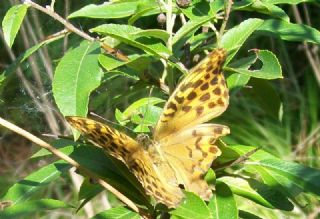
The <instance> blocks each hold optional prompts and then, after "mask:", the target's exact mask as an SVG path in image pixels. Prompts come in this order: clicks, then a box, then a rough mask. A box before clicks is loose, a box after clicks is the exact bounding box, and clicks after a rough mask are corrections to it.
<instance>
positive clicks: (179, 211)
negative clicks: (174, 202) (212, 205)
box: [170, 192, 210, 219]
mask: <svg viewBox="0 0 320 219" xmlns="http://www.w3.org/2000/svg"><path fill="white" fill-rule="evenodd" d="M185 196H186V198H185V200H184V201H183V202H182V204H180V205H179V207H178V208H176V209H175V210H173V211H171V212H170V213H171V214H172V215H175V216H177V217H178V218H197V219H202V218H203V219H207V218H210V211H209V208H208V206H207V205H206V204H205V202H204V201H203V200H202V199H201V198H200V197H199V196H197V195H195V194H193V193H191V192H185Z"/></svg>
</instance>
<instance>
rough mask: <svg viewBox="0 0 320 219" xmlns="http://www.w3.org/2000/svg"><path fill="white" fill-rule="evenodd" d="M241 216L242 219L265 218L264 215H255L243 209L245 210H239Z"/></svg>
mask: <svg viewBox="0 0 320 219" xmlns="http://www.w3.org/2000/svg"><path fill="white" fill-rule="evenodd" d="M239 217H240V218H242V219H263V218H262V217H259V216H257V215H254V214H252V213H250V212H247V211H243V210H240V211H239Z"/></svg>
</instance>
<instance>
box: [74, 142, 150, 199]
mask: <svg viewBox="0 0 320 219" xmlns="http://www.w3.org/2000/svg"><path fill="white" fill-rule="evenodd" d="M70 157H71V158H73V159H74V160H76V161H77V162H78V163H79V164H80V165H81V166H83V167H84V168H86V169H87V170H89V171H91V172H93V173H94V174H95V175H96V176H98V177H99V178H101V179H104V180H106V181H107V182H108V183H109V184H110V185H111V186H113V187H115V188H116V189H118V190H119V191H120V192H121V193H123V194H124V195H125V196H127V197H128V198H129V199H131V200H132V201H134V202H136V203H138V204H145V205H146V204H147V203H148V201H147V197H146V195H145V193H144V192H143V191H144V190H143V188H142V186H141V184H140V183H139V182H138V181H137V179H136V178H135V177H134V176H133V174H132V173H131V172H130V171H129V170H128V168H127V167H126V166H125V165H124V164H123V163H122V162H121V161H119V160H117V159H115V158H113V157H111V156H110V155H108V154H106V153H104V151H103V150H102V149H101V148H98V147H93V146H84V145H81V146H79V147H77V148H76V149H75V150H74V152H73V153H72V154H70Z"/></svg>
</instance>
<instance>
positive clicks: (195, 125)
mask: <svg viewBox="0 0 320 219" xmlns="http://www.w3.org/2000/svg"><path fill="white" fill-rule="evenodd" d="M225 57H226V52H225V50H223V49H216V50H214V51H213V52H212V53H211V54H209V56H208V57H207V58H205V59H204V60H203V61H202V62H200V63H199V64H198V65H197V66H196V67H194V68H193V69H192V70H191V71H190V73H189V74H188V75H187V76H186V77H185V78H184V79H183V80H182V81H181V83H180V84H179V85H178V86H177V88H176V90H175V91H174V92H173V94H172V95H171V97H170V98H169V100H168V102H167V103H166V105H165V107H164V110H163V113H162V115H161V116H160V119H159V121H158V123H157V124H156V126H155V130H154V133H153V138H152V139H150V138H148V137H147V136H145V135H139V136H138V138H137V140H134V139H132V138H130V137H129V136H127V135H125V134H124V133H121V132H119V131H117V130H115V129H113V128H111V127H109V126H107V125H105V124H102V123H100V122H97V121H94V120H91V119H87V118H81V117H74V116H69V117H66V119H67V121H68V122H69V123H70V124H71V125H72V126H73V127H75V128H76V129H78V130H80V131H81V132H82V133H83V134H84V135H86V136H87V137H88V139H89V140H90V141H91V142H92V143H93V144H95V145H97V146H99V147H102V148H103V149H104V150H105V151H106V153H108V154H111V155H112V156H114V157H116V158H117V159H119V160H121V161H122V162H123V163H124V164H125V165H126V166H127V167H128V169H129V170H130V171H131V172H132V173H133V174H134V175H135V176H136V177H137V179H138V180H139V181H140V182H141V184H142V186H143V187H144V189H145V190H146V192H147V194H149V195H151V196H153V197H154V198H155V199H156V201H157V202H161V203H163V204H165V205H167V206H168V207H176V206H177V205H178V204H179V203H180V202H181V200H182V199H183V197H184V194H183V192H182V190H181V186H183V187H184V189H185V190H187V191H191V192H194V193H196V194H198V195H199V196H201V197H202V198H203V199H204V200H208V199H209V198H210V197H211V196H212V191H211V188H210V186H209V185H208V184H207V182H206V181H205V180H204V175H205V173H206V172H207V171H208V169H209V168H210V166H211V164H212V161H213V160H214V159H215V158H216V157H218V156H219V155H220V154H221V151H220V149H219V148H218V147H217V146H216V145H215V141H216V140H217V139H218V138H219V137H221V136H224V135H227V134H229V132H230V130H229V128H228V127H227V126H223V125H218V124H210V123H208V124H202V123H203V122H206V121H209V120H211V119H212V118H214V117H217V116H218V115H220V114H221V113H222V112H224V111H225V109H226V108H227V106H228V101H229V95H228V88H227V86H226V83H225V79H224V76H223V73H222V64H223V62H224V60H225Z"/></svg>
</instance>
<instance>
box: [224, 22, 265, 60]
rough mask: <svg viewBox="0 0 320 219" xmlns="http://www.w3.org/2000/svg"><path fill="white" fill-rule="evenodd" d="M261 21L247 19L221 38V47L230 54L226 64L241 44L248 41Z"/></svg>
mask: <svg viewBox="0 0 320 219" xmlns="http://www.w3.org/2000/svg"><path fill="white" fill-rule="evenodd" d="M262 24H263V20H261V19H257V18H252V19H247V20H245V21H243V22H242V23H240V24H239V25H238V26H235V27H233V28H231V29H230V30H228V31H227V32H226V33H225V34H224V35H223V36H222V38H221V47H222V48H225V49H226V50H228V51H229V52H230V54H228V57H227V60H226V64H227V63H229V61H230V60H231V59H232V58H233V56H234V55H235V54H236V53H237V52H238V50H239V49H240V47H241V46H242V45H243V43H244V42H245V41H246V40H247V39H248V37H249V36H250V35H251V34H252V33H253V32H254V31H255V30H256V29H258V28H259V27H260V26H261V25H262Z"/></svg>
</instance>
